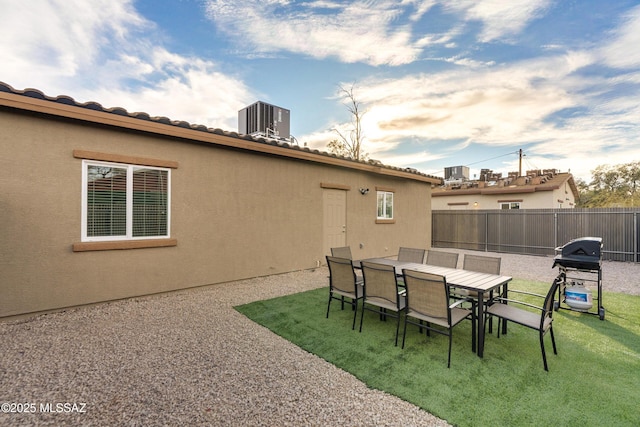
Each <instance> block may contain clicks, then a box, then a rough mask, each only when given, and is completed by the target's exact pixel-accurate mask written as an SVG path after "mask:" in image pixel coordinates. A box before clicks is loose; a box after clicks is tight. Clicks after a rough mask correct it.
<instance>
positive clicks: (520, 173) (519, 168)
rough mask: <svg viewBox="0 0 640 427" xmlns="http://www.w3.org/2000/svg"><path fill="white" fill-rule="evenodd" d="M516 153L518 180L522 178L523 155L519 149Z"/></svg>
mask: <svg viewBox="0 0 640 427" xmlns="http://www.w3.org/2000/svg"><path fill="white" fill-rule="evenodd" d="M518 153H519V154H520V160H519V163H518V178H520V177H521V176H522V156H524V154H522V148H521V149H520V151H518Z"/></svg>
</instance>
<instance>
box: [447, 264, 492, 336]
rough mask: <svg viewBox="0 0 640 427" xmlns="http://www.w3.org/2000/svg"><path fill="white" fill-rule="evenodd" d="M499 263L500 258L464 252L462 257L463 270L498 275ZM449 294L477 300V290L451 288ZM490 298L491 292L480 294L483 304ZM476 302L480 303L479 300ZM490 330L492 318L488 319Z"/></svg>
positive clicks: (490, 328) (490, 329)
mask: <svg viewBox="0 0 640 427" xmlns="http://www.w3.org/2000/svg"><path fill="white" fill-rule="evenodd" d="M501 264H502V258H498V257H490V256H484V255H470V254H464V258H463V259H462V269H463V270H469V271H477V272H479V273H487V274H497V275H499V274H500V265H501ZM498 294H499V295H502V291H501V289H498ZM451 296H452V297H454V298H473V299H475V300H476V301H478V292H476V291H469V290H467V289H460V288H453V289H452V294H451ZM491 299H493V293H491V294H489V293H484V294H483V295H482V303H484V304H486V303H487V301H490V300H491ZM478 304H480V302H479V301H478ZM491 332H493V319H491V320H490V321H489V333H491Z"/></svg>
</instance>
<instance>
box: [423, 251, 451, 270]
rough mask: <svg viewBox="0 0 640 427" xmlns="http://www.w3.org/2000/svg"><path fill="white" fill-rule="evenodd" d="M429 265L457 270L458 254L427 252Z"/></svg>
mask: <svg viewBox="0 0 640 427" xmlns="http://www.w3.org/2000/svg"><path fill="white" fill-rule="evenodd" d="M426 263H427V264H429V265H436V266H438V267H447V268H457V267H458V254H457V253H455V252H443V251H432V250H429V251H428V252H427V262H426Z"/></svg>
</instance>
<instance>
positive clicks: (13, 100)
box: [0, 82, 442, 184]
mask: <svg viewBox="0 0 640 427" xmlns="http://www.w3.org/2000/svg"><path fill="white" fill-rule="evenodd" d="M0 107H8V108H14V109H18V110H26V111H32V112H38V113H42V114H47V115H53V116H58V117H66V118H71V119H75V120H81V121H85V122H92V123H97V124H103V125H109V126H115V127H120V128H123V129H130V130H137V131H142V132H149V133H154V134H159V135H165V136H171V137H176V138H181V139H186V140H191V141H197V142H204V143H209V144H213V145H218V146H225V147H229V148H236V149H242V150H247V151H253V152H258V153H264V154H271V155H277V156H282V157H288V158H294V159H300V160H306V161H311V162H315V163H323V164H329V165H334V166H341V167H346V168H351V169H358V170H362V171H367V172H372V173H377V174H381V175H388V176H395V177H399V178H405V179H411V180H416V181H422V182H427V183H431V184H440V183H441V182H442V179H441V178H439V177H436V176H432V175H427V174H424V173H422V172H419V171H417V170H416V169H413V168H399V167H394V166H389V165H384V164H382V163H381V162H380V161H377V160H368V161H364V160H353V159H350V158H347V157H343V156H337V155H335V154H329V153H327V152H322V151H319V150H311V149H309V148H307V147H300V146H298V145H295V144H290V143H288V142H286V141H282V140H276V139H268V138H262V137H253V136H251V135H240V134H238V133H237V132H228V131H224V130H222V129H217V128H216V129H213V128H207V127H206V126H203V125H195V124H190V123H188V122H185V121H175V120H171V119H169V118H167V117H152V116H150V115H149V114H147V113H141V112H136V113H129V112H128V111H127V110H125V109H124V108H121V107H113V108H104V107H103V106H102V105H100V104H99V103H97V102H85V103H79V102H76V101H75V100H74V99H73V98H71V97H69V96H65V95H61V96H56V97H49V96H46V95H44V94H43V93H42V92H41V91H39V90H37V89H25V90H16V89H14V88H13V87H11V86H10V85H8V84H6V83H3V82H0Z"/></svg>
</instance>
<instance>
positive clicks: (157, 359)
mask: <svg viewBox="0 0 640 427" xmlns="http://www.w3.org/2000/svg"><path fill="white" fill-rule="evenodd" d="M460 252H464V251H460ZM488 255H491V254H488ZM497 256H501V257H502V258H503V265H502V270H503V274H507V275H512V276H514V277H521V278H531V279H536V280H548V281H549V282H550V281H551V280H553V277H554V276H555V274H554V270H552V269H551V265H552V263H553V262H552V260H551V258H544V257H526V256H516V255H506V254H498V255H497ZM461 258H462V257H461ZM603 271H604V285H603V286H604V289H605V290H607V291H620V292H627V293H633V294H639V292H638V286H637V277H639V275H640V265H636V264H625V263H605V265H604V266H603ZM327 275H328V272H327V269H326V268H318V269H315V270H307V271H298V272H293V273H288V274H282V275H276V276H268V277H261V278H256V279H251V280H244V281H239V282H233V283H226V284H220V285H214V286H209V287H205V288H198V289H192V290H187V291H181V292H174V293H170V294H162V295H156V296H149V297H142V298H134V299H129V300H124V301H117V302H112V303H105V304H100V305H96V306H90V307H81V308H77V309H70V310H67V311H64V312H58V313H52V314H46V315H40V316H36V317H32V318H28V319H23V320H13V321H8V322H3V323H0V354H2V358H1V360H0V403H1V404H2V411H1V412H0V425H11V426H20V425H56V426H58V425H96V426H106V425H129V426H137V425H145V426H147V425H243V426H244V425H251V426H286V425H290V426H299V425H309V426H311V425H323V426H326V425H363V426H365V425H366V426H371V425H389V426H391V425H397V426H418V425H419V426H446V425H448V424H447V423H446V422H444V421H443V420H440V419H438V418H436V417H434V416H433V415H431V414H429V413H427V412H425V411H422V410H420V409H419V408H418V407H416V406H414V405H411V404H409V403H407V402H404V401H402V400H400V399H398V398H396V397H394V396H391V395H389V394H386V393H383V392H380V391H377V390H371V389H369V388H367V386H366V385H365V384H363V383H361V382H360V381H358V380H357V379H356V378H355V377H353V376H352V375H350V374H348V373H346V372H344V371H342V370H340V369H338V368H336V367H335V366H333V365H331V364H329V363H327V362H325V361H324V360H322V359H320V358H318V357H316V356H314V355H311V354H309V353H307V352H305V351H303V350H301V349H300V348H298V347H296V346H294V345H292V344H291V343H289V342H288V341H286V340H283V339H281V338H280V337H278V336H276V335H274V334H273V333H271V332H270V331H268V330H266V329H265V328H263V327H261V326H259V325H256V324H254V323H253V322H251V321H249V320H248V319H246V318H245V317H244V316H242V315H240V314H238V313H237V312H236V311H235V310H233V308H232V307H233V306H234V305H238V304H243V303H247V302H251V301H255V300H260V299H266V298H272V297H276V296H280V295H286V294H291V293H295V292H301V291H305V290H309V289H314V288H318V287H322V286H326V285H327ZM605 306H606V304H605ZM7 403H9V406H7ZM11 404H13V405H11ZM7 409H8V411H9V412H7ZM47 410H49V411H53V412H45V411H47ZM12 411H13V412H12ZM16 411H20V412H21V413H17V412H16ZM27 411H28V412H29V413H25V412H27Z"/></svg>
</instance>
